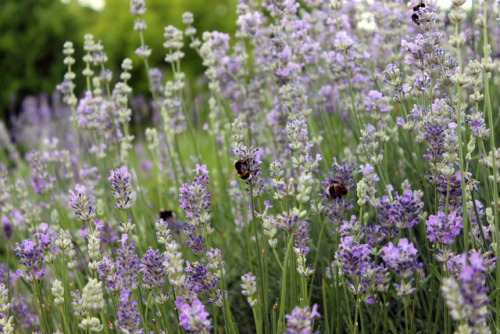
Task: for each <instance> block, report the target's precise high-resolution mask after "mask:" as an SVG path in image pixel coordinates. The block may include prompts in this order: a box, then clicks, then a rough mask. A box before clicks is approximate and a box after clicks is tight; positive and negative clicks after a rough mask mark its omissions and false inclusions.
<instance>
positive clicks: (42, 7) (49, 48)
mask: <svg viewBox="0 0 500 334" xmlns="http://www.w3.org/2000/svg"><path fill="white" fill-rule="evenodd" d="M147 8H148V10H147V12H146V14H145V20H146V22H147V23H148V29H147V30H146V31H145V39H146V44H147V45H148V46H149V47H150V48H152V49H153V54H152V56H151V63H153V64H164V66H163V68H164V69H167V68H168V67H167V64H165V63H164V62H163V58H164V56H165V54H164V48H163V42H164V37H163V28H164V27H165V26H167V25H169V24H171V25H175V26H177V27H182V22H181V17H182V14H183V13H184V12H185V11H191V12H192V13H193V14H194V17H195V23H194V26H195V27H196V28H197V29H198V31H207V30H219V31H227V32H234V31H235V23H234V22H235V20H236V13H235V10H236V2H234V1H229V0H214V1H211V2H210V6H207V2H206V1H204V0H194V1H189V2H186V1H182V0H174V1H160V0H152V1H148V3H147ZM133 25H134V16H133V15H132V14H130V13H129V1H125V0H107V1H106V6H105V8H104V9H103V10H102V11H95V10H93V9H90V8H86V7H82V6H81V5H79V4H78V2H77V1H75V0H73V1H71V2H70V3H69V4H64V3H62V2H60V1H59V0H23V1H19V0H6V1H5V2H2V10H1V11H0V31H2V34H1V35H0V68H1V69H2V87H3V89H2V91H1V92H0V119H3V120H6V119H7V118H8V112H11V113H12V112H16V111H17V110H18V109H19V107H20V106H19V104H20V101H21V100H22V98H23V97H24V96H26V95H30V94H39V93H41V92H48V93H50V92H53V91H54V90H55V87H56V85H57V84H58V83H59V82H61V81H62V78H63V74H64V71H65V66H63V65H62V59H63V56H62V53H61V50H62V45H63V43H64V42H65V41H67V40H70V41H72V42H73V43H74V44H75V50H76V55H75V56H76V58H77V59H81V56H82V45H83V36H84V35H85V34H87V33H91V34H93V35H94V36H96V39H101V40H102V42H103V44H104V46H105V49H104V51H105V52H106V53H107V55H108V58H109V62H108V66H109V67H110V68H111V70H113V72H114V73H118V71H119V68H120V64H121V61H122V59H123V58H124V57H126V56H129V57H130V56H131V55H133V56H132V60H133V61H134V65H135V69H134V72H133V73H132V75H133V76H134V82H136V83H137V86H136V93H138V92H139V93H140V92H144V93H146V92H147V78H146V74H145V72H144V69H143V68H142V66H143V65H142V61H141V60H140V59H139V57H137V56H135V55H134V51H135V49H136V48H137V47H138V46H139V43H140V42H139V36H138V34H134V32H133V31H132V27H133ZM185 52H186V57H185V59H184V62H183V65H184V66H185V67H184V69H183V70H184V72H186V75H187V76H188V77H189V76H193V75H195V73H197V74H199V73H202V71H203V69H202V67H201V62H200V61H199V60H198V59H199V58H198V55H196V53H195V52H194V51H193V50H191V49H189V48H186V50H185ZM77 63H79V62H77ZM81 70H82V69H81V68H78V67H77V68H76V69H75V73H81ZM166 74H167V76H168V73H166ZM76 84H77V91H81V88H82V87H83V85H84V82H83V81H81V82H76Z"/></svg>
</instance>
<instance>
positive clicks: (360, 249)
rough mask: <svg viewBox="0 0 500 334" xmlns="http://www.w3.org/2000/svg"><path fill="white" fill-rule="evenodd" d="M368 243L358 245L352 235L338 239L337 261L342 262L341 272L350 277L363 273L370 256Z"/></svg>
mask: <svg viewBox="0 0 500 334" xmlns="http://www.w3.org/2000/svg"><path fill="white" fill-rule="evenodd" d="M370 248H371V247H370V245H368V244H361V245H358V243H357V242H356V241H354V239H353V238H352V237H345V238H342V239H340V245H339V249H338V251H337V256H336V257H337V261H339V262H340V263H342V272H343V273H344V274H346V275H347V276H349V277H351V278H353V279H354V278H356V277H358V276H360V275H362V274H364V272H365V270H366V266H367V265H368V260H369V256H370Z"/></svg>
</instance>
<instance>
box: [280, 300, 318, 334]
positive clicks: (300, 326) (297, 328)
mask: <svg viewBox="0 0 500 334" xmlns="http://www.w3.org/2000/svg"><path fill="white" fill-rule="evenodd" d="M314 317H318V318H321V315H320V314H319V312H318V304H314V305H313V307H312V310H310V308H309V306H306V307H305V308H300V307H298V306H297V307H296V308H294V309H293V311H292V313H291V314H287V315H285V318H286V332H285V333H286V334H310V333H311V331H312V325H313V320H314Z"/></svg>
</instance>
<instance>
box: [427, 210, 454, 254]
mask: <svg viewBox="0 0 500 334" xmlns="http://www.w3.org/2000/svg"><path fill="white" fill-rule="evenodd" d="M425 224H426V225H427V238H428V239H429V241H430V242H436V243H438V244H441V245H446V246H449V245H451V244H452V243H453V241H455V238H456V237H458V235H459V234H460V230H461V229H462V227H463V225H462V217H460V216H457V212H456V211H452V212H450V213H449V214H448V216H446V215H445V214H444V212H442V211H438V214H437V216H433V215H431V216H429V219H428V220H427V221H426V223H425Z"/></svg>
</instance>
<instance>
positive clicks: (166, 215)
mask: <svg viewBox="0 0 500 334" xmlns="http://www.w3.org/2000/svg"><path fill="white" fill-rule="evenodd" d="M173 217H174V213H173V212H172V210H162V211H160V212H159V213H158V219H163V220H164V221H167V220H168V219H169V218H173Z"/></svg>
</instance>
